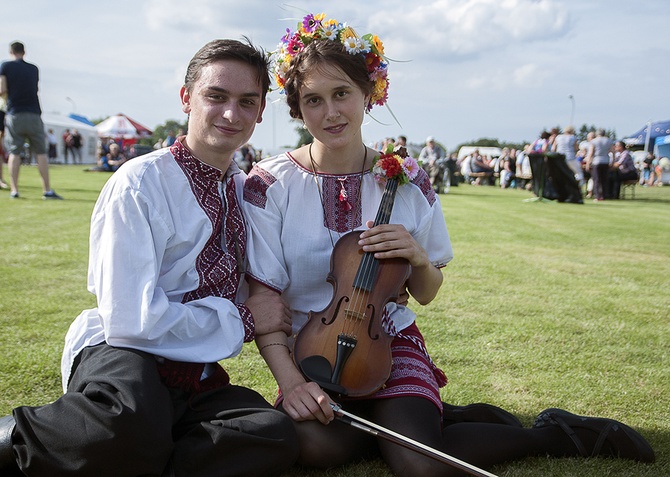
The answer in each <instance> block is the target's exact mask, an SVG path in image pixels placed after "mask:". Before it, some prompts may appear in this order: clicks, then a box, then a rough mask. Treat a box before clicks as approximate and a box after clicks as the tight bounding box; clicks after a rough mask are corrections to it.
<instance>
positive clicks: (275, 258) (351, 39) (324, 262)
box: [244, 14, 653, 476]
mask: <svg viewBox="0 0 670 477" xmlns="http://www.w3.org/2000/svg"><path fill="white" fill-rule="evenodd" d="M275 58H276V61H275V66H276V79H277V81H278V83H279V85H280V87H282V88H283V89H284V90H285V93H286V99H287V102H288V105H289V108H290V113H291V116H292V117H294V118H297V119H300V120H302V121H303V122H304V124H305V127H306V128H307V129H308V130H309V132H310V133H311V134H312V136H313V137H314V141H313V142H312V143H311V144H309V145H306V146H303V147H301V148H299V149H297V150H295V151H292V152H290V153H286V154H281V155H279V156H276V157H273V158H269V159H266V160H264V161H261V162H260V163H259V164H257V165H256V166H255V167H254V168H253V170H252V171H251V173H250V175H249V178H248V180H247V182H246V184H245V190H244V197H245V204H244V207H245V213H246V217H247V220H248V225H249V229H250V237H249V242H248V250H247V253H248V255H247V256H248V257H249V270H248V274H249V276H250V277H251V278H252V280H251V292H252V293H253V294H281V295H282V297H283V298H284V299H285V300H286V301H287V302H288V304H289V305H290V307H291V308H292V312H293V316H292V319H293V331H294V335H293V336H292V337H290V338H289V339H287V337H286V336H285V335H283V334H281V333H275V334H274V335H266V336H264V337H258V338H257V344H258V347H259V349H260V352H261V354H262V356H263V358H264V359H265V360H266V361H267V363H268V365H269V367H270V369H271V370H272V373H273V375H274V376H275V378H276V379H277V382H278V384H279V387H280V390H281V393H282V395H281V398H280V400H279V406H280V408H281V409H283V411H284V412H286V413H287V414H288V415H289V416H291V417H292V418H293V419H294V421H295V423H296V427H297V429H298V434H299V436H300V446H301V448H300V453H301V454H300V460H301V462H302V463H303V464H305V465H309V466H317V467H332V466H336V465H342V464H345V463H347V462H350V461H352V460H354V459H358V458H361V457H367V456H375V455H379V453H380V452H381V456H382V457H383V458H384V460H385V461H386V462H387V463H388V465H389V466H390V467H391V469H392V471H393V472H394V473H395V474H397V475H422V476H428V475H441V476H444V475H455V474H456V473H457V471H456V469H454V468H452V467H450V466H448V465H446V464H443V463H439V462H437V461H436V460H433V459H430V458H427V457H423V456H421V455H419V454H417V453H416V452H413V451H411V450H408V449H404V448H401V447H399V446H397V445H395V444H392V443H389V442H387V441H384V440H381V439H380V440H377V439H375V438H374V437H371V436H369V435H367V434H365V433H363V432H361V431H360V430H357V429H355V428H352V427H350V426H349V425H346V424H344V423H342V422H340V421H333V419H334V414H333V410H332V408H331V403H333V402H338V403H341V404H342V405H343V408H344V409H346V410H348V411H351V412H352V413H355V414H356V413H357V414H358V415H360V416H362V417H364V418H366V419H370V420H372V421H374V422H376V423H377V424H379V425H382V426H384V427H387V428H390V429H392V430H394V431H396V432H399V433H401V434H403V435H405V436H407V437H409V438H411V439H414V440H418V441H420V442H422V443H424V444H426V445H429V446H431V447H434V448H437V449H440V450H441V451H443V452H446V453H448V454H450V455H452V456H455V457H458V458H459V459H462V460H465V461H467V462H470V463H471V464H474V465H476V466H478V467H490V466H492V465H494V464H497V463H500V462H504V461H508V460H512V459H516V458H520V457H524V456H528V455H539V454H552V455H579V453H580V452H583V453H586V454H591V453H595V454H598V453H599V452H600V453H603V454H606V455H611V454H622V455H623V454H625V455H626V456H627V457H631V458H637V459H640V460H653V452H652V451H651V449H650V448H648V446H647V445H646V443H645V442H644V440H643V439H642V438H641V436H639V434H637V433H636V432H635V431H633V430H632V429H630V428H628V427H626V426H623V425H620V424H619V427H616V430H615V429H613V428H611V424H612V423H613V421H610V420H605V419H592V418H589V419H586V420H584V421H581V420H580V418H579V417H578V416H573V415H571V414H569V413H566V412H565V411H560V410H548V411H546V412H545V413H543V414H542V415H541V416H542V418H541V419H539V420H538V421H537V424H536V426H535V428H533V429H523V428H522V427H521V426H520V424H519V423H518V421H517V420H515V419H514V418H510V417H511V416H509V414H507V413H505V412H504V411H502V410H498V409H497V408H493V407H491V406H486V405H481V404H479V405H472V406H466V407H465V408H455V407H453V406H448V405H443V403H442V402H441V400H440V395H439V387H440V386H443V385H444V384H445V383H446V379H445V376H444V374H443V373H442V371H440V370H439V369H438V368H437V367H436V366H435V365H434V364H433V362H432V360H431V359H430V356H429V355H428V352H427V350H426V346H425V344H424V340H423V337H422V335H421V333H420V331H419V329H418V328H417V325H416V323H415V317H416V315H415V314H414V312H413V311H412V310H411V309H409V308H408V307H407V306H406V304H407V295H406V293H405V290H406V292H407V293H409V294H411V295H412V297H413V298H414V299H415V300H416V301H417V302H418V303H420V304H427V303H429V302H430V301H431V300H433V298H435V296H436V294H437V293H438V290H439V288H440V286H441V284H442V272H441V270H440V268H441V267H444V266H445V265H446V264H447V262H449V261H450V260H451V258H452V249H451V244H450V240H449V235H448V232H447V227H446V225H445V221H444V217H443V214H442V209H441V206H440V202H439V198H438V196H437V195H436V194H435V193H434V191H433V189H432V188H431V185H430V180H429V178H428V176H427V175H426V173H425V172H424V171H423V170H421V169H420V168H418V167H415V165H416V163H413V162H412V161H411V160H410V159H406V158H403V157H402V154H398V155H396V156H394V155H392V154H388V155H383V156H382V157H381V159H380V158H379V157H378V156H379V153H378V152H376V151H374V150H372V149H370V148H368V147H366V146H365V145H364V144H363V137H362V133H361V125H362V123H363V120H364V116H365V114H366V112H368V111H369V110H370V109H371V108H372V106H373V105H381V104H384V102H385V101H386V93H387V91H386V90H387V86H388V82H387V77H386V68H387V63H386V61H385V60H384V56H383V46H382V44H381V41H379V39H378V38H377V37H375V36H372V35H365V36H363V37H359V36H357V35H356V34H355V33H354V32H353V31H352V30H351V29H350V28H348V27H345V26H342V25H341V24H339V23H338V22H336V21H334V20H326V19H325V18H324V16H323V14H320V15H308V16H307V17H306V18H305V20H304V22H303V23H302V24H301V26H300V27H299V29H298V31H297V32H295V33H291V32H289V33H288V34H287V35H286V36H285V37H284V38H283V42H282V48H281V49H280V50H279V51H278V52H276V53H275ZM387 159H388V160H391V161H393V160H395V161H396V172H398V177H399V178H400V180H399V182H400V183H401V185H399V186H398V188H397V192H396V196H395V201H394V205H393V209H392V213H391V215H390V221H389V223H388V224H381V225H377V226H373V225H374V221H373V219H375V217H376V214H377V211H378V208H379V205H380V201H381V200H382V195H383V193H384V190H385V183H386V181H385V180H384V179H385V178H384V177H383V176H384V175H386V176H387V177H388V175H390V174H391V172H390V170H391V169H390V166H389V167H387V165H385V164H386V163H385V162H383V161H385V160H387ZM373 165H374V166H373ZM398 165H400V166H402V167H400V168H398V167H397V166H398ZM398 169H401V170H400V171H398ZM354 230H356V231H360V235H359V239H358V240H359V241H358V245H359V246H360V247H361V248H362V249H363V251H364V252H370V253H372V254H373V255H374V257H375V258H376V259H377V260H379V261H380V263H383V262H384V261H385V260H387V259H392V258H402V259H405V260H406V261H407V263H408V264H409V271H410V273H409V277H408V278H407V280H406V282H404V285H403V286H402V287H401V290H400V298H399V299H398V300H397V301H398V303H395V302H390V303H388V304H387V305H386V306H385V309H384V319H383V322H384V328H385V330H386V331H387V332H388V334H390V335H391V336H392V342H391V343H390V350H391V354H392V358H393V359H392V366H391V371H390V376H389V377H388V379H387V380H386V381H385V382H383V383H380V386H381V388H380V389H378V390H376V391H373V392H372V393H371V394H369V395H365V396H362V397H356V398H351V397H347V396H343V395H342V393H338V390H337V389H334V390H333V389H332V386H331V391H330V394H329V393H328V392H326V391H324V389H323V388H322V386H320V385H319V384H318V383H317V382H315V381H320V382H321V383H322V384H323V380H319V379H308V378H306V377H305V375H304V374H303V372H302V371H301V369H300V368H299V367H298V366H296V364H295V363H294V360H293V358H292V356H291V351H292V350H294V348H293V346H294V345H295V346H296V348H295V349H298V348H297V347H298V346H299V344H300V340H301V334H302V331H301V332H300V333H298V331H299V330H301V328H302V327H303V326H305V323H307V322H308V314H309V312H310V311H319V310H324V309H325V308H327V307H328V305H329V303H330V301H331V299H332V297H333V291H334V289H335V288H337V287H334V286H332V284H331V283H329V282H327V281H326V278H327V277H328V275H329V272H330V270H331V262H330V261H331V255H333V249H334V248H335V247H336V244H337V243H338V240H339V239H340V238H342V237H343V236H345V234H347V233H348V232H351V231H354ZM357 233H358V232H357ZM354 243H355V242H354ZM338 252H339V249H338ZM337 278H338V277H335V278H334V279H335V281H336V280H337ZM331 281H332V280H331ZM338 286H339V287H344V285H343V284H338ZM312 319H314V318H312ZM296 334H297V337H296ZM354 353H355V351H354ZM352 356H353V354H352ZM301 363H302V364H304V362H303V361H301ZM346 366H347V365H345V367H346ZM303 369H307V368H306V367H304V368H303ZM312 371H313V370H307V371H306V374H309V375H311V376H312V377H313V378H314V377H315V375H318V374H319V372H316V373H312ZM310 373H312V374H310ZM317 377H318V376H317ZM327 377H328V376H327ZM325 387H328V386H325ZM476 411H481V413H478V412H476ZM443 414H444V415H443ZM459 415H460V416H461V417H462V416H463V415H468V417H467V418H465V419H463V418H459ZM463 420H465V421H486V422H458V421H463ZM561 423H562V424H565V425H568V426H572V428H568V429H567V431H569V432H572V431H573V430H574V432H576V436H575V435H573V437H570V436H569V435H568V434H567V433H566V430H564V428H562V427H560V425H559V424H561ZM447 424H450V425H447ZM577 424H578V425H577ZM604 428H608V429H609V434H607V435H605V436H604V437H605V440H604V443H602V445H600V444H598V445H596V441H597V439H598V437H599V435H600V431H601V430H603V429H604ZM573 439H574V440H575V442H573ZM577 441H579V444H578V445H576V442H577ZM579 446H582V447H583V449H582V448H581V447H579Z"/></svg>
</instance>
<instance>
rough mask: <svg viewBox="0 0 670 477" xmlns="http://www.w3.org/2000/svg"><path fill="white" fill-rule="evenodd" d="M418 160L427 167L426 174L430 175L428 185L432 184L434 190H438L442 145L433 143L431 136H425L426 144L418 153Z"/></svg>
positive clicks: (442, 152) (442, 158) (433, 139)
mask: <svg viewBox="0 0 670 477" xmlns="http://www.w3.org/2000/svg"><path fill="white" fill-rule="evenodd" d="M419 161H421V162H423V164H424V165H425V167H427V168H428V170H427V171H428V175H429V176H430V185H431V186H433V190H435V192H439V191H440V179H441V177H442V176H441V174H440V171H441V168H442V163H443V162H444V149H442V146H440V145H439V144H436V143H435V138H434V137H433V136H428V137H427V138H426V145H425V146H424V148H423V149H421V152H420V153H419Z"/></svg>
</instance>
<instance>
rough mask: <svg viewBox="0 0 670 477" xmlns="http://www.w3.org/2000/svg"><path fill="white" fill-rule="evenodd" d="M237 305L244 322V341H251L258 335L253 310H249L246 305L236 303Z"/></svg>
mask: <svg viewBox="0 0 670 477" xmlns="http://www.w3.org/2000/svg"><path fill="white" fill-rule="evenodd" d="M235 306H236V307H237V310H238V311H239V312H240V318H242V323H243V324H244V342H245V343H249V342H251V341H253V340H254V337H255V336H256V325H255V323H254V317H253V315H252V314H251V310H249V308H247V307H246V305H242V304H238V303H236V304H235Z"/></svg>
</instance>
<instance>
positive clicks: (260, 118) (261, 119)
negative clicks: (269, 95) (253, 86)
mask: <svg viewBox="0 0 670 477" xmlns="http://www.w3.org/2000/svg"><path fill="white" fill-rule="evenodd" d="M266 104H267V103H266V101H265V98H264V99H263V103H262V104H261V109H259V110H258V117H257V118H256V124H260V123H262V122H263V111H265V105H266Z"/></svg>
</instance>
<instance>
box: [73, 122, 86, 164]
mask: <svg viewBox="0 0 670 477" xmlns="http://www.w3.org/2000/svg"><path fill="white" fill-rule="evenodd" d="M83 145H84V138H82V137H81V134H80V133H79V130H78V129H73V130H72V164H81V162H82V160H81V148H82V147H83Z"/></svg>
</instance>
